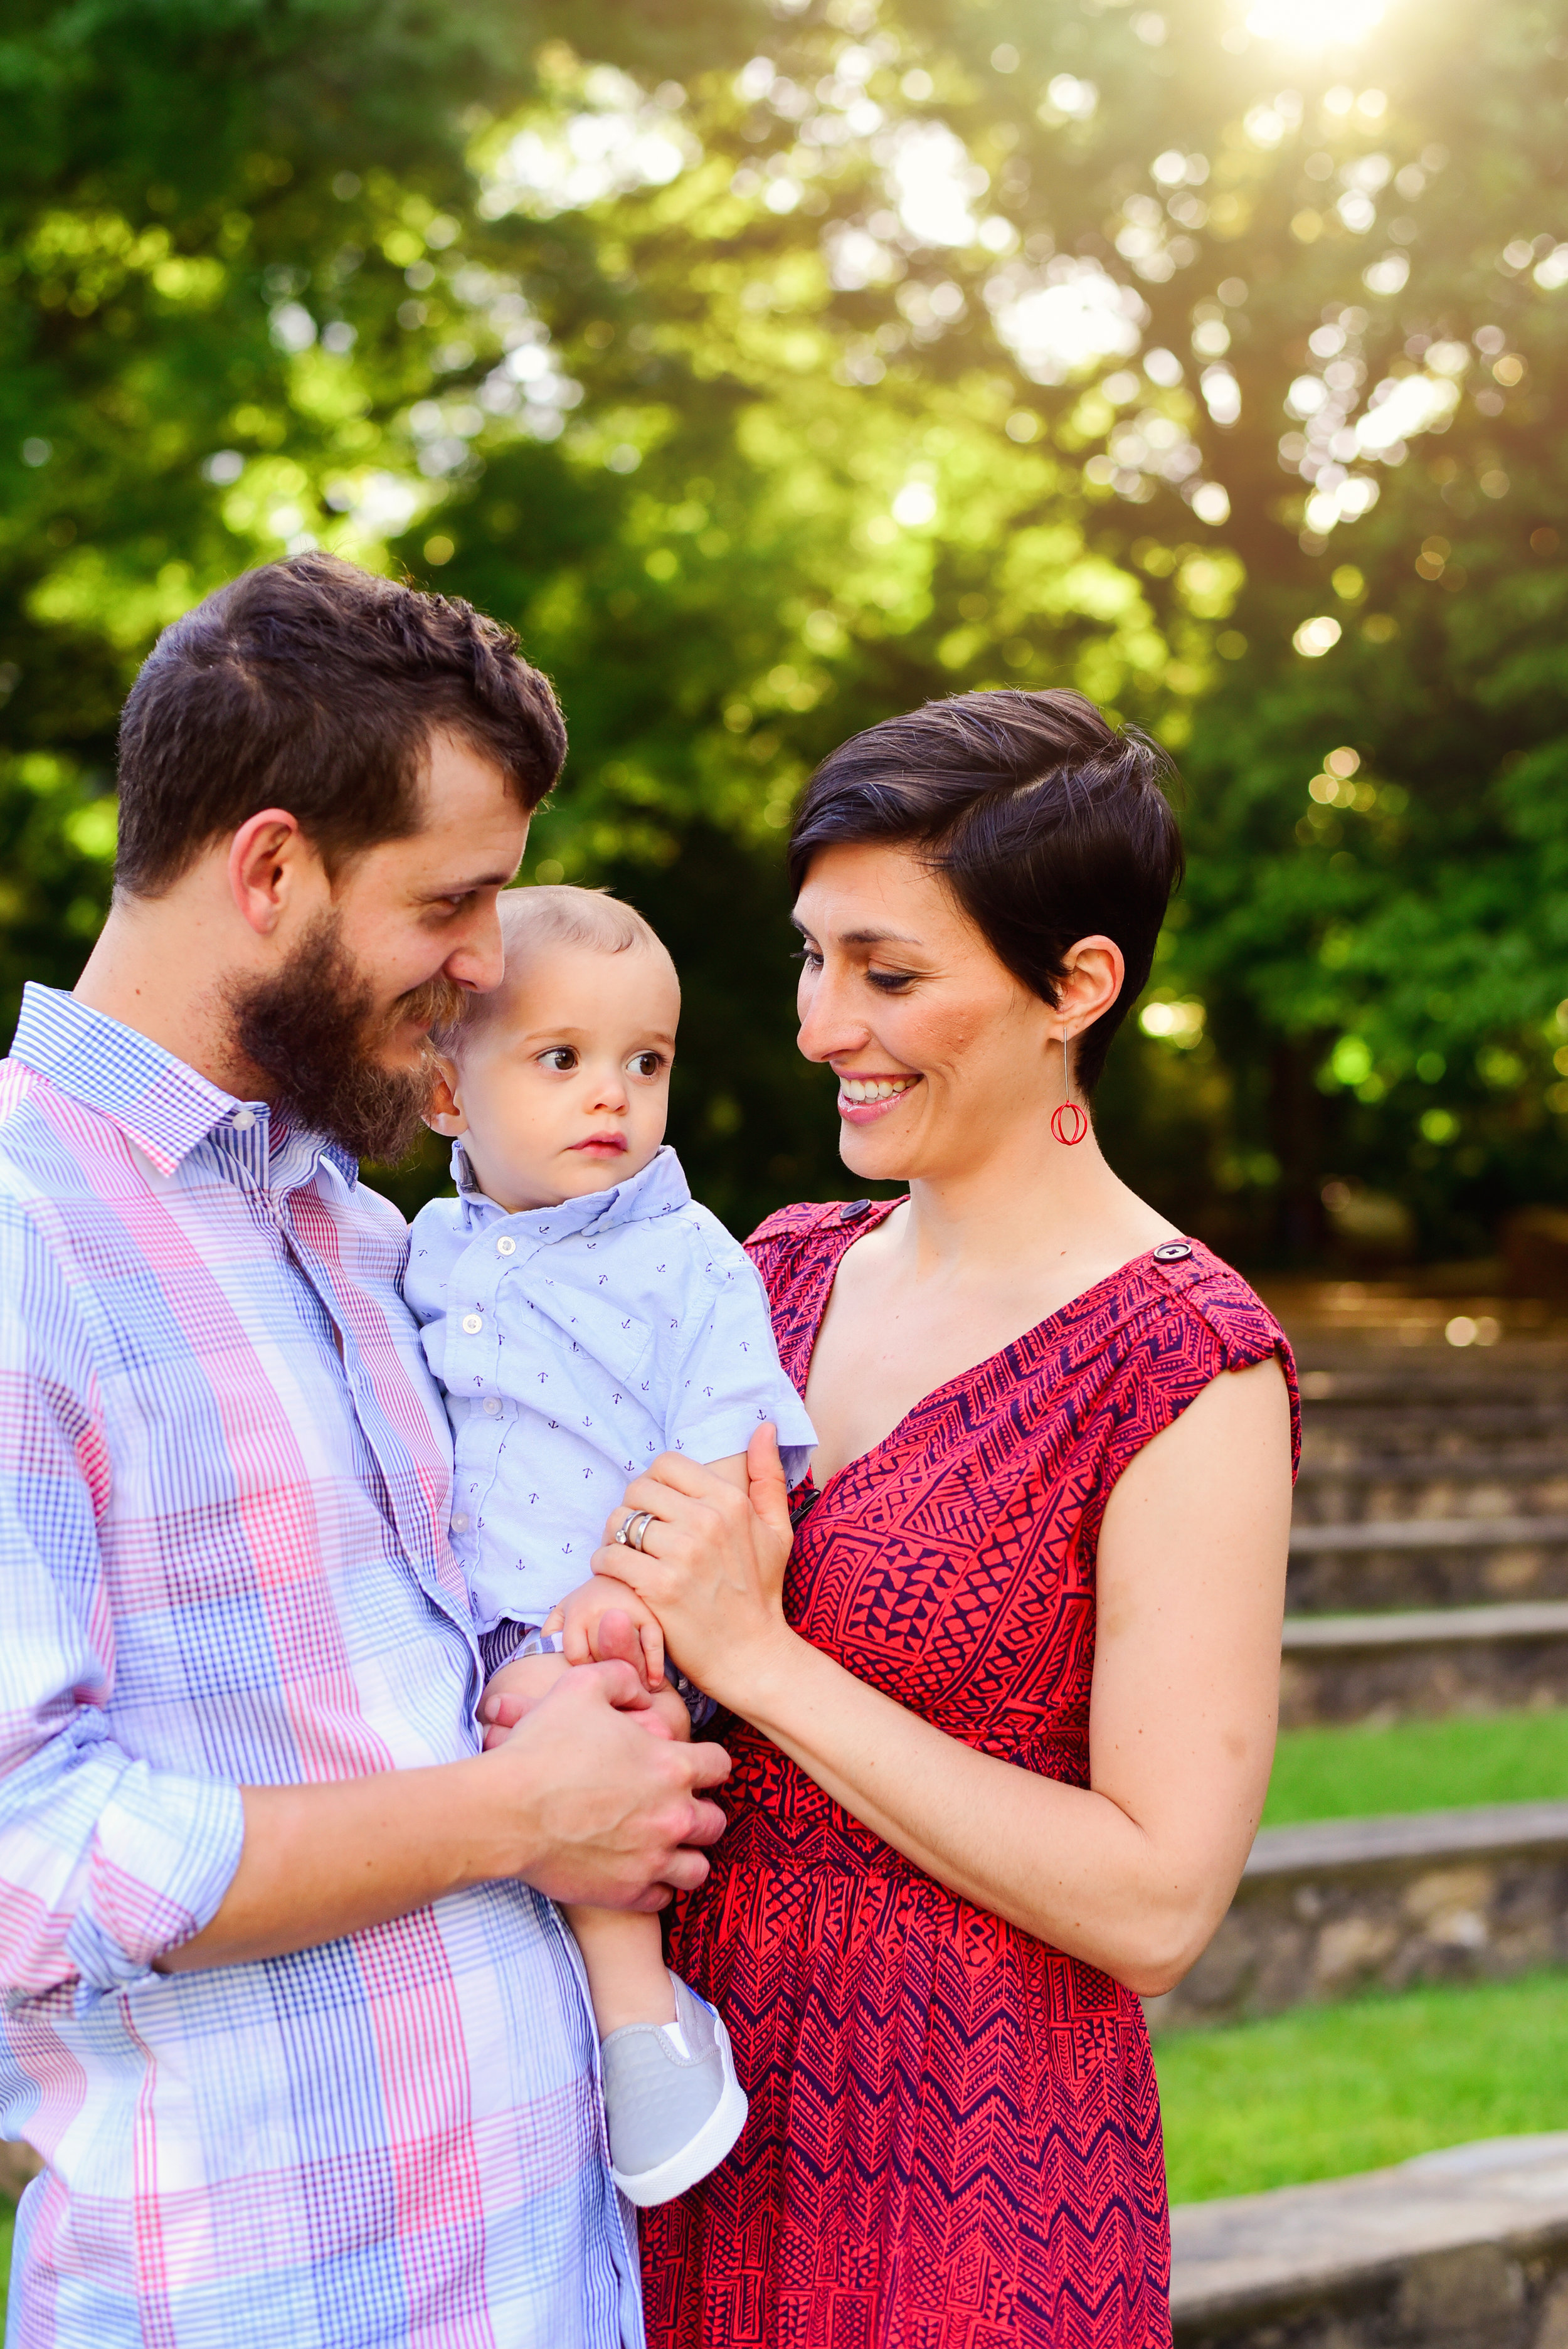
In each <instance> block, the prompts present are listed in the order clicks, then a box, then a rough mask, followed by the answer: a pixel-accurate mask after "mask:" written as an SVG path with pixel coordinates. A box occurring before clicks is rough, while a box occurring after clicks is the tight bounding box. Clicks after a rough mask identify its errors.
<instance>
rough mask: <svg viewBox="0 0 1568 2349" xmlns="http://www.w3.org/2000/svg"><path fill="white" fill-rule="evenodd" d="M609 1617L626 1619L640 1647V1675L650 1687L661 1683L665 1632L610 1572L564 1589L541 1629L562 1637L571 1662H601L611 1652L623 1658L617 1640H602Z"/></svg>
mask: <svg viewBox="0 0 1568 2349" xmlns="http://www.w3.org/2000/svg"><path fill="white" fill-rule="evenodd" d="M613 1615H619V1616H622V1617H624V1619H625V1621H626V1622H627V1624H628V1625H629V1626H630V1629H631V1630H632V1632H633V1634H634V1638H635V1640H636V1642H637V1644H638V1645H639V1646H640V1648H641V1650H642V1655H643V1666H644V1677H645V1680H646V1682H647V1684H648V1686H649V1688H650V1689H653V1690H658V1689H662V1688H663V1687H664V1685H665V1635H664V1633H663V1631H662V1630H660V1629H659V1623H658V1618H657V1617H656V1616H655V1615H653V1614H651V1613H650V1612H649V1610H648V1608H647V1605H646V1603H645V1600H643V1599H639V1598H638V1596H637V1594H636V1592H635V1591H634V1589H633V1588H631V1586H630V1584H629V1583H624V1582H617V1581H616V1580H615V1578H614V1576H613V1575H608V1574H596V1575H595V1576H594V1577H593V1580H592V1581H591V1582H584V1583H581V1584H580V1585H579V1586H578V1588H576V1589H575V1590H571V1591H568V1593H567V1595H566V1597H565V1599H564V1600H563V1601H562V1604H561V1605H560V1606H559V1607H556V1608H552V1610H551V1612H550V1613H549V1615H547V1616H546V1618H545V1620H544V1625H543V1628H544V1630H547V1631H559V1632H561V1633H562V1651H563V1653H564V1655H565V1657H566V1661H567V1662H568V1663H571V1664H587V1663H595V1664H597V1663H603V1661H605V1660H606V1658H607V1657H609V1656H612V1655H614V1656H616V1657H619V1656H622V1655H624V1653H625V1650H624V1647H623V1646H622V1645H621V1644H620V1642H619V1641H617V1642H616V1644H615V1645H614V1647H613V1648H611V1647H607V1646H606V1645H605V1643H604V1638H603V1632H604V1627H605V1625H606V1623H607V1621H608V1619H609V1618H610V1617H611V1616H613Z"/></svg>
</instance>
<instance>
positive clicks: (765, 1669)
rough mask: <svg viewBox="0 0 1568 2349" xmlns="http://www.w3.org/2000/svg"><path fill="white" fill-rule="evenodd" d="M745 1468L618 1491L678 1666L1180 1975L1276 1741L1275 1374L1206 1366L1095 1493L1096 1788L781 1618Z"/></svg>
mask: <svg viewBox="0 0 1568 2349" xmlns="http://www.w3.org/2000/svg"><path fill="white" fill-rule="evenodd" d="M752 1465H753V1471H754V1483H753V1486H752V1501H751V1503H750V1504H746V1503H739V1504H738V1502H737V1500H736V1497H735V1496H734V1495H731V1494H729V1493H728V1492H727V1491H726V1490H724V1489H723V1488H720V1487H718V1486H717V1485H705V1484H704V1483H703V1482H702V1481H701V1479H702V1471H700V1470H695V1471H694V1470H693V1469H692V1468H691V1467H690V1464H688V1463H686V1462H684V1461H680V1460H678V1459H676V1458H674V1457H673V1456H672V1455H669V1454H666V1455H665V1457H664V1459H662V1460H661V1461H659V1462H657V1463H656V1464H655V1467H654V1469H652V1470H651V1471H649V1472H648V1474H647V1475H644V1476H642V1477H640V1478H639V1479H638V1480H637V1482H636V1484H635V1485H633V1487H632V1488H631V1490H630V1492H629V1493H628V1495H627V1496H626V1504H625V1506H628V1507H631V1508H639V1507H643V1508H646V1507H653V1508H655V1511H656V1513H657V1516H659V1518H660V1520H661V1522H660V1523H658V1524H656V1525H655V1526H651V1527H650V1528H649V1531H648V1535H647V1543H648V1547H647V1549H646V1550H645V1553H644V1554H643V1555H642V1556H641V1557H634V1559H632V1560H630V1561H628V1560H627V1553H626V1551H625V1549H624V1548H622V1549H620V1550H618V1551H617V1552H616V1554H615V1555H616V1560H617V1568H618V1570H619V1571H620V1572H622V1573H624V1575H625V1576H626V1578H627V1579H628V1580H630V1581H632V1582H634V1585H635V1587H636V1588H638V1589H639V1590H640V1591H641V1592H642V1594H643V1596H644V1597H645V1599H646V1600H647V1601H648V1603H649V1605H650V1606H652V1607H653V1608H654V1609H655V1612H656V1613H657V1614H658V1616H659V1618H660V1619H661V1621H662V1622H663V1624H664V1627H665V1635H666V1637H667V1638H668V1640H670V1643H671V1645H672V1646H673V1647H675V1648H676V1651H677V1652H679V1653H680V1655H681V1657H682V1659H683V1661H686V1669H687V1670H688V1671H691V1672H692V1674H693V1675H694V1677H695V1678H696V1679H697V1680H698V1681H699V1682H700V1683H701V1685H702V1686H703V1687H704V1688H705V1689H707V1690H708V1691H709V1692H710V1693H711V1694H713V1695H714V1696H716V1697H717V1698H718V1700H719V1701H720V1702H721V1703H723V1704H726V1705H727V1706H728V1707H729V1708H730V1709H731V1710H732V1711H733V1712H735V1713H739V1714H740V1715H741V1717H742V1718H743V1719H744V1720H747V1721H749V1722H750V1723H753V1725H754V1726H755V1727H757V1728H758V1729H759V1730H761V1731H762V1732H763V1733H764V1734H765V1735H767V1736H769V1737H770V1738H771V1739H772V1740H773V1741H774V1743H775V1744H778V1745H779V1746H780V1747H781V1748H782V1749H783V1751H784V1752H785V1753H786V1754H789V1755H790V1756H791V1757H792V1759H793V1760H795V1761H796V1762H798V1763H799V1764H800V1766H801V1768H802V1769H804V1770H805V1771H806V1772H807V1773H808V1774H809V1775H810V1777H812V1778H813V1779H815V1781H816V1782H817V1784H818V1785H820V1786H821V1787H822V1788H823V1789H824V1791H825V1792H826V1793H827V1794H829V1795H831V1796H832V1797H833V1798H834V1799H835V1800H837V1801H838V1802H841V1803H842V1804H843V1806H844V1807H845V1808H846V1809H847V1810H849V1811H851V1812H852V1813H853V1814H854V1816H856V1817H857V1818H858V1819H861V1821H863V1823H864V1824H865V1825H866V1826H869V1827H871V1828H872V1830H873V1831H874V1832H875V1833H876V1834H878V1835H880V1836H881V1837H882V1838H883V1840H884V1841H885V1842H887V1843H890V1844H892V1846H893V1847H894V1848H895V1849H897V1850H899V1851H901V1852H903V1854H904V1855H905V1857H907V1858H909V1859H911V1860H913V1862H914V1863H915V1865H916V1866H917V1867H919V1868H923V1869H924V1870H925V1871H926V1872H927V1874H929V1875H931V1876H934V1877H935V1878H937V1879H938V1881H939V1882H941V1883H943V1884H945V1885H946V1886H948V1888H949V1889H951V1890H953V1891H954V1892H956V1893H959V1894H961V1895H962V1896H963V1897H964V1898H965V1899H968V1900H972V1901H974V1902H975V1904H976V1905H977V1906H978V1907H980V1908H983V1909H991V1910H992V1911H994V1912H995V1914H996V1915H997V1916H1000V1917H1005V1918H1006V1919H1007V1920H1008V1921H1009V1922H1010V1923H1012V1924H1015V1925H1017V1926H1019V1927H1021V1928H1022V1929H1023V1930H1025V1931H1026V1932H1028V1933H1031V1934H1034V1935H1036V1936H1037V1938H1039V1939H1040V1940H1047V1941H1049V1942H1051V1943H1052V1944H1053V1945H1054V1946H1055V1947H1056V1948H1057V1949H1060V1950H1065V1951H1068V1952H1069V1953H1070V1954H1071V1955H1072V1956H1074V1957H1078V1958H1083V1959H1085V1960H1087V1961H1088V1962H1089V1963H1090V1964H1092V1965H1097V1966H1100V1967H1102V1968H1103V1969H1104V1970H1105V1971H1107V1972H1108V1973H1109V1974H1112V1975H1114V1976H1115V1977H1116V1979H1117V1980H1118V1981H1119V1982H1125V1983H1126V1984H1127V1985H1128V1987H1129V1988H1130V1989H1132V1990H1135V1991H1140V1992H1145V1993H1148V1994H1153V1993H1156V1992H1161V1991H1164V1990H1168V1989H1170V1987H1171V1984H1172V1983H1174V1982H1179V1981H1180V1980H1181V1976H1182V1974H1183V1973H1184V1972H1185V1971H1187V1968H1188V1967H1189V1966H1190V1965H1191V1964H1192V1962H1193V1961H1194V1960H1195V1959H1196V1958H1197V1957H1198V1955H1199V1953H1200V1952H1201V1951H1202V1949H1203V1948H1204V1947H1205V1946H1206V1944H1207V1942H1208V1941H1209V1940H1210V1938H1211V1936H1212V1933H1213V1931H1214V1930H1215V1928H1216V1926H1217V1925H1218V1924H1219V1921H1220V1920H1221V1918H1222V1916H1223V1914H1224V1912H1225V1909H1226V1908H1227V1906H1228V1905H1229V1902H1230V1899H1231V1896H1232V1894H1233V1892H1234V1890H1235V1888H1236V1884H1237V1881H1238V1880H1239V1878H1240V1876H1241V1871H1242V1868H1243V1864H1244V1862H1245V1859H1246V1856H1247V1852H1248V1849H1249V1847H1250V1846H1251V1843H1252V1839H1253V1834H1254V1832H1255V1830H1256V1827H1257V1822H1258V1817H1259V1815H1260V1813H1261V1811H1262V1808H1263V1801H1264V1793H1265V1791H1266V1789H1267V1785H1268V1775H1269V1766H1270V1763H1271V1760H1272V1757H1273V1753H1274V1726H1275V1716H1276V1708H1277V1700H1278V1688H1279V1653H1280V1620H1281V1616H1282V1613H1283V1609H1284V1564H1285V1550H1286V1544H1287V1540H1288V1535H1289V1525H1290V1432H1289V1407H1288V1402H1287V1399H1286V1395H1285V1388H1284V1379H1283V1377H1282V1375H1281V1373H1280V1371H1279V1369H1278V1366H1277V1364H1275V1363H1273V1362H1265V1363H1261V1364H1259V1365H1257V1366H1256V1367H1255V1368H1253V1369H1251V1370H1247V1371H1237V1372H1234V1373H1232V1374H1230V1375H1228V1376H1222V1377H1220V1378H1218V1379H1216V1380H1215V1381H1213V1383H1212V1385H1211V1386H1209V1387H1208V1388H1206V1389H1205V1390H1204V1392H1202V1394H1201V1395H1200V1396H1199V1397H1198V1398H1197V1400H1196V1401H1195V1402H1192V1403H1191V1405H1190V1406H1189V1407H1188V1409H1187V1410H1186V1411H1185V1412H1184V1413H1182V1415H1181V1418H1180V1419H1178V1420H1177V1421H1176V1422H1175V1423H1174V1424H1173V1425H1171V1427H1169V1428H1167V1429H1166V1430H1165V1431H1164V1432H1163V1433H1161V1434H1160V1435H1158V1436H1156V1437H1154V1438H1153V1440H1152V1441H1151V1442H1150V1444H1147V1445H1146V1446H1145V1447H1144V1448H1143V1450H1142V1451H1141V1452H1140V1453H1139V1454H1138V1455H1137V1457H1136V1458H1135V1459H1134V1460H1133V1461H1132V1462H1131V1463H1130V1465H1129V1466H1128V1468H1127V1469H1126V1470H1125V1471H1124V1472H1123V1474H1122V1475H1121V1477H1120V1478H1119V1482H1118V1484H1117V1485H1116V1488H1115V1490H1114V1491H1113V1493H1112V1494H1111V1495H1110V1498H1109V1503H1108V1505H1107V1507H1106V1512H1105V1518H1104V1523H1103V1526H1102V1529H1101V1533H1100V1540H1099V1568H1098V1577H1097V1583H1098V1615H1099V1628H1098V1643H1097V1650H1096V1661H1095V1674H1094V1692H1093V1698H1092V1702H1091V1708H1090V1717H1089V1776H1090V1785H1089V1786H1088V1788H1087V1789H1085V1788H1081V1787H1074V1786H1065V1785H1059V1784H1058V1783H1057V1782H1056V1781H1054V1780H1052V1779H1048V1778H1042V1777H1040V1776H1038V1775H1036V1774H1035V1773H1034V1772H1032V1771H1028V1770H1025V1769H1022V1768H1020V1767H1018V1766H1016V1764H1012V1763H1007V1762H1000V1761H997V1760H995V1759H994V1758H993V1757H992V1756H991V1755H989V1754H976V1753H975V1752H974V1751H973V1750H972V1749H971V1748H969V1747H968V1746H966V1745H964V1744H961V1743H960V1742H959V1741H957V1740H956V1739H954V1738H950V1737H947V1736H945V1735H944V1733H943V1732H942V1731H940V1730H938V1729H934V1728H933V1727H932V1726H931V1724H930V1723H928V1722H924V1721H922V1720H920V1719H919V1718H918V1717H917V1716H916V1715H915V1714H913V1713H910V1712H908V1711H906V1710H905V1709H904V1707H903V1706H902V1705H899V1704H897V1703H895V1702H893V1700H892V1698H890V1697H886V1696H883V1695H882V1694H881V1693H880V1692H879V1691H877V1690H875V1689H872V1688H869V1687H868V1686H867V1685H866V1684H865V1683H864V1682H861V1681H858V1680H857V1679H855V1677H854V1676H853V1674H852V1673H851V1672H848V1671H845V1670H844V1669H843V1667H842V1666H841V1665H840V1664H837V1663H835V1662H834V1661H832V1659H831V1658H830V1657H828V1656H825V1655H823V1654H822V1653H821V1652H820V1651H819V1650H817V1649H814V1648H812V1647H810V1645H808V1643H807V1642H806V1641H804V1640H801V1639H799V1637H798V1636H797V1635H796V1634H795V1633H794V1632H793V1631H791V1630H789V1626H788V1625H787V1623H786V1622H785V1620H784V1615H783V1609H782V1603H781V1598H782V1587H783V1568H784V1562H785V1560H786V1558H787V1557H788V1550H789V1538H788V1512H787V1509H786V1508H785V1507H784V1500H785V1495H784V1491H783V1483H782V1478H781V1477H780V1476H779V1473H778V1470H777V1466H776V1464H775V1465H774V1466H773V1467H772V1469H771V1471H769V1463H768V1455H767V1453H766V1452H765V1451H764V1449H763V1447H762V1446H761V1445H760V1444H754V1447H753V1459H752ZM619 1515H620V1513H619V1512H617V1518H618V1517H619ZM600 1555H601V1562H602V1561H603V1553H601V1554H600Z"/></svg>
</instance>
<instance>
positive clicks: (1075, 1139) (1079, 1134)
mask: <svg viewBox="0 0 1568 2349" xmlns="http://www.w3.org/2000/svg"><path fill="white" fill-rule="evenodd" d="M1051 1132H1052V1133H1054V1134H1055V1135H1056V1137H1057V1141H1058V1142H1061V1143H1066V1144H1067V1147H1068V1149H1069V1150H1072V1149H1076V1147H1077V1146H1078V1143H1080V1142H1081V1141H1082V1140H1083V1138H1084V1135H1085V1134H1086V1133H1088V1116H1087V1114H1086V1113H1085V1112H1084V1111H1083V1110H1081V1109H1080V1108H1079V1107H1078V1102H1076V1101H1069V1100H1068V1040H1067V1038H1066V1037H1065V1036H1064V1037H1063V1038H1062V1099H1061V1105H1060V1107H1059V1108H1057V1109H1054V1110H1053V1111H1052V1112H1051Z"/></svg>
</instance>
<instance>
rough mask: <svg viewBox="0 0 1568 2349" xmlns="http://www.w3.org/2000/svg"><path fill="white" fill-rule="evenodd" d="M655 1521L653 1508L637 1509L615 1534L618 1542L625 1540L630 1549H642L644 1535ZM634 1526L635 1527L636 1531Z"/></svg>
mask: <svg viewBox="0 0 1568 2349" xmlns="http://www.w3.org/2000/svg"><path fill="white" fill-rule="evenodd" d="M653 1522H654V1513H653V1511H652V1509H637V1510H635V1511H634V1513H633V1515H632V1516H629V1517H628V1518H627V1519H626V1521H625V1523H624V1526H622V1527H621V1530H620V1532H619V1533H618V1534H617V1535H616V1536H615V1539H616V1540H617V1541H618V1542H624V1544H625V1546H626V1547H627V1548H628V1549H641V1548H642V1547H643V1538H644V1536H645V1534H646V1532H647V1530H648V1527H649V1526H651V1525H652V1524H653ZM634 1527H635V1531H634V1530H633V1528H634Z"/></svg>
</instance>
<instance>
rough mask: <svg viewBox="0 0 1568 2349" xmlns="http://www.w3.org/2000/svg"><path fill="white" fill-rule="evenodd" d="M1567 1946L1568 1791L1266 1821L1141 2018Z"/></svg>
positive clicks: (1351, 1989)
mask: <svg viewBox="0 0 1568 2349" xmlns="http://www.w3.org/2000/svg"><path fill="white" fill-rule="evenodd" d="M1565 1962H1568V1802H1554V1803H1489V1804H1484V1805H1480V1806H1475V1807H1473V1808H1469V1809H1465V1810H1455V1811H1424V1812H1416V1813H1412V1814H1410V1815H1408V1816H1400V1817H1388V1818H1370V1819H1323V1820H1317V1821H1315V1822H1313V1823H1312V1824H1311V1825H1309V1826H1294V1827H1264V1829H1263V1830H1262V1832H1261V1833H1260V1834H1259V1836H1258V1837H1257V1840H1256V1842H1255V1843H1254V1844H1253V1849H1252V1854H1251V1857H1249V1858H1248V1861H1247V1865H1246V1868H1245V1871H1244V1872H1243V1877H1242V1881H1241V1884H1240V1886H1239V1887H1238V1889H1237V1892H1236V1897H1235V1899H1234V1900H1233V1902H1232V1903H1231V1907H1230V1909H1229V1911H1228V1913H1227V1914H1226V1916H1225V1918H1224V1920H1223V1921H1222V1924H1221V1926H1220V1929H1219V1931H1218V1932H1217V1933H1216V1934H1215V1936H1214V1938H1213V1940H1212V1941H1211V1942H1210V1944H1209V1946H1208V1948H1207V1949H1206V1950H1205V1951H1204V1952H1203V1955H1202V1957H1201V1958H1200V1959H1199V1961H1198V1962H1197V1964H1196V1965H1195V1966H1194V1967H1193V1968H1192V1970H1191V1972H1190V1973H1189V1974H1188V1975H1187V1977H1186V1979H1185V1981H1183V1982H1179V1983H1178V1984H1177V1986H1176V1988H1175V1989H1174V1990H1173V1991H1171V1992H1167V1993H1166V1995H1165V1996H1164V1997H1163V1998H1158V1999H1150V2000H1149V2001H1148V2002H1147V2008H1148V2013H1149V2016H1150V2023H1151V2025H1152V2026H1153V2027H1154V2028H1155V2029H1157V2030H1168V2029H1171V2028H1173V2027H1176V2026H1178V2025H1187V2024H1193V2023H1235V2022H1239V2021H1241V2020H1242V2019H1243V2017H1245V2016H1248V2015H1256V2014H1274V2013H1280V2012H1282V2011H1283V2010H1284V2008H1286V2007H1290V2006H1298V2005H1302V2004H1304V2003H1306V2002H1323V2001H1326V2000H1332V1999H1336V1998H1346V1997H1349V1996H1351V1995H1353V1994H1354V1993H1356V1992H1361V1991H1367V1990H1370V1989H1373V1988H1377V1987H1381V1988H1383V1989H1386V1990H1406V1989H1408V1988H1409V1987H1410V1985H1411V1984H1412V1983H1414V1982H1455V1981H1475V1980H1487V1981H1498V1980H1501V1979H1502V1978H1504V1977H1505V1976H1508V1975H1511V1974H1517V1973H1523V1972H1525V1971H1528V1970H1529V1969H1530V1968H1532V1967H1533V1966H1542V1965H1553V1964H1563V1963H1565Z"/></svg>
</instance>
